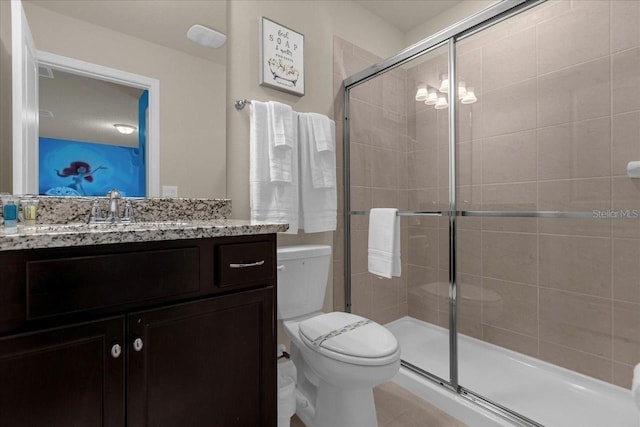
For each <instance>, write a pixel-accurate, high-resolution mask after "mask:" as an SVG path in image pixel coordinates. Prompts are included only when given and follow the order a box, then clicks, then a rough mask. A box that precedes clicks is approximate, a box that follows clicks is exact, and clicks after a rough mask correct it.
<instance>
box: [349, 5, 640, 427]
mask: <svg viewBox="0 0 640 427" xmlns="http://www.w3.org/2000/svg"><path fill="white" fill-rule="evenodd" d="M516 3H519V4H517V5H516ZM638 18H640V3H638V2H635V1H633V2H630V1H604V0H591V1H547V2H517V1H516V2H513V3H507V2H502V3H499V4H497V5H495V6H493V7H491V8H490V9H487V11H485V12H484V13H483V12H481V13H480V14H479V15H476V16H474V17H472V18H470V19H469V20H467V21H463V22H461V23H460V24H459V25H458V26H457V27H452V28H450V29H448V30H445V31H444V32H442V33H438V34H436V35H434V36H432V37H430V38H428V39H426V40H425V41H424V42H422V43H421V44H420V45H416V46H413V47H411V48H408V49H407V50H405V51H403V52H401V53H399V54H398V55H397V56H396V57H392V58H389V59H386V60H382V59H380V58H378V59H377V60H374V61H372V62H373V63H376V65H375V66H373V67H370V68H368V69H365V70H363V71H362V72H360V73H356V74H355V75H353V76H352V77H349V78H348V79H346V80H345V85H346V97H345V113H346V114H345V117H346V120H345V124H346V125H345V128H346V129H345V151H344V153H345V174H346V175H345V194H346V198H345V214H346V216H345V236H346V245H345V248H347V249H348V251H347V252H346V253H347V256H346V259H345V271H346V274H345V282H346V300H347V304H346V307H345V308H346V309H347V310H351V311H353V312H355V313H357V314H361V315H363V316H366V317H369V318H372V319H373V320H376V321H378V322H379V323H382V324H385V325H386V326H387V327H388V328H389V329H390V330H391V331H392V332H393V333H394V334H395V335H396V336H397V337H398V339H399V341H400V345H401V347H402V362H403V366H405V367H407V368H409V369H411V370H413V371H414V372H417V373H419V374H422V375H424V376H426V377H427V378H430V379H432V380H435V381H436V382H437V383H440V384H443V385H445V386H446V387H448V388H450V389H453V390H454V391H456V392H458V393H461V395H463V396H467V397H468V396H471V397H472V398H473V400H474V401H476V402H480V403H481V404H483V405H485V406H486V407H487V408H489V409H491V410H492V411H494V412H498V413H500V414H501V415H502V416H505V417H508V418H509V417H510V418H511V419H512V420H514V422H517V423H521V424H522V425H534V426H540V425H546V426H565V425H567V426H569V425H594V426H604V425H616V426H627V425H633V424H630V422H632V421H633V422H636V423H637V421H635V419H636V415H637V414H636V413H635V408H633V406H632V405H631V404H630V403H631V402H630V398H629V393H628V390H626V389H628V388H629V387H630V385H631V378H632V371H633V367H634V366H635V365H636V364H637V363H639V362H640V270H639V267H638V265H640V184H639V182H640V179H637V178H632V177H631V176H630V175H629V174H628V172H627V164H628V163H629V162H631V161H640V125H639V123H640V77H639V76H640V39H639V38H638V37H637V34H638V33H637V28H638ZM345 46H346V45H345ZM358 49H359V48H357V47H356V46H351V47H347V48H345V52H349V54H351V55H353V60H354V61H358V60H364V59H365V58H366V59H371V55H370V54H368V53H366V52H364V51H362V50H361V49H360V50H358ZM343 55H346V53H343ZM631 175H633V174H631ZM374 207H396V208H398V209H399V211H400V215H401V216H400V221H401V228H402V242H403V243H402V253H401V256H402V275H401V277H400V278H394V279H392V280H388V279H378V278H376V277H375V276H372V275H370V274H369V273H367V236H368V230H367V228H368V213H369V211H370V209H371V208H374ZM559 402H561V404H560V403H559ZM602 408H605V410H603V409H602ZM616 417H617V418H616ZM584 420H587V421H584Z"/></svg>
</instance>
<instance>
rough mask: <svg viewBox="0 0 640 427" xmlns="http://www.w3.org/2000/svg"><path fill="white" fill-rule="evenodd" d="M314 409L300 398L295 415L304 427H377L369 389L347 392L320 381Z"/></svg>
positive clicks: (304, 398) (371, 392) (371, 391)
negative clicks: (301, 403)
mask: <svg viewBox="0 0 640 427" xmlns="http://www.w3.org/2000/svg"><path fill="white" fill-rule="evenodd" d="M317 392H318V397H317V399H316V402H315V405H313V404H312V403H311V401H310V400H309V399H308V398H307V397H306V396H304V394H303V393H302V392H300V394H301V395H302V396H300V397H302V399H300V398H299V399H298V403H300V402H301V401H302V402H304V401H308V402H309V405H313V406H315V407H310V406H306V405H304V404H303V405H300V406H299V407H298V408H297V409H296V414H297V415H298V417H299V418H300V419H301V420H302V422H304V424H305V425H306V426H307V427H377V426H378V420H377V416H376V408H375V403H374V401H373V390H372V389H370V388H369V389H348V390H345V389H343V388H339V387H334V386H332V385H330V384H327V383H325V382H323V381H321V383H320V384H319V385H318V390H317Z"/></svg>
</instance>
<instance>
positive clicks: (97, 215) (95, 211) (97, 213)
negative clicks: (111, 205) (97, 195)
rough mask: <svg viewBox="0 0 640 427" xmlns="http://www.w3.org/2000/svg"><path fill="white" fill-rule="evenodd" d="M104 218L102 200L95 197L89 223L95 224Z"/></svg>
mask: <svg viewBox="0 0 640 427" xmlns="http://www.w3.org/2000/svg"><path fill="white" fill-rule="evenodd" d="M101 220H104V217H103V216H102V211H101V210H100V202H98V199H93V204H92V205H91V211H90V212H89V219H88V220H87V224H93V223H96V222H100V221H101Z"/></svg>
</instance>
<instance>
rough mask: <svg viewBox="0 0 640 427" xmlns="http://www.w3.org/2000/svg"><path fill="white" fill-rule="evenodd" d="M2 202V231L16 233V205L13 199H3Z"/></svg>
mask: <svg viewBox="0 0 640 427" xmlns="http://www.w3.org/2000/svg"><path fill="white" fill-rule="evenodd" d="M2 202H3V203H2V216H3V217H4V231H5V233H15V232H17V231H18V205H17V204H16V201H15V200H14V199H4V200H3V201H2Z"/></svg>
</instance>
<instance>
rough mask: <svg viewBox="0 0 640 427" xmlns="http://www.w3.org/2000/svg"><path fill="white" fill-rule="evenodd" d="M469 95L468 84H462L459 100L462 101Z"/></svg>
mask: <svg viewBox="0 0 640 427" xmlns="http://www.w3.org/2000/svg"><path fill="white" fill-rule="evenodd" d="M466 95H467V84H466V83H465V82H460V84H458V99H462V98H464V97H465V96H466Z"/></svg>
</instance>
